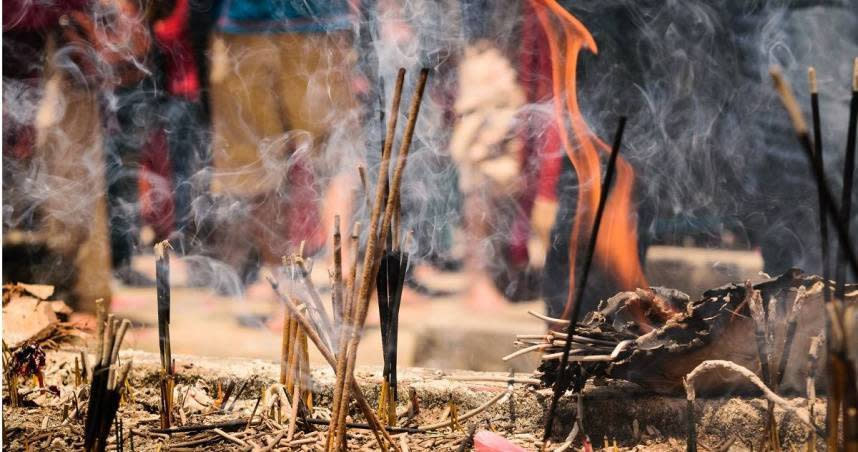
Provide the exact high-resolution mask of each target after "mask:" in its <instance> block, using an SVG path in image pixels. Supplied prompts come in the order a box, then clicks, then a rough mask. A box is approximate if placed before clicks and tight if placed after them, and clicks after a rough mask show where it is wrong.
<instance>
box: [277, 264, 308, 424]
mask: <svg viewBox="0 0 858 452" xmlns="http://www.w3.org/2000/svg"><path fill="white" fill-rule="evenodd" d="M291 262H292V263H293V265H292V266H293V267H295V266H296V265H297V262H302V261H301V257H300V256H293V258H292V259H291ZM293 270H294V269H293ZM298 271H299V272H302V274H303V270H301V269H300V268H299V269H298ZM291 273H292V274H294V271H292V272H291ZM301 277H302V279H303V275H302V276H301ZM298 308H299V309H300V312H301V313H302V314H304V315H306V312H307V306H306V305H300V306H299V307H298ZM280 384H281V385H283V386H284V388H285V390H286V393H287V394H288V395H289V398H290V403H291V406H292V410H293V415H292V416H291V417H290V428H291V429H294V421H295V418H296V415H297V413H298V412H299V411H300V413H301V414H302V417H306V416H307V415H309V414H310V413H311V412H312V410H313V393H312V381H311V378H310V358H309V349H308V343H307V333H305V332H304V330H303V329H301V327H300V324H299V322H298V319H297V317H296V316H294V315H292V313H291V312H290V311H289V310H288V309H287V310H286V311H285V312H284V314H283V341H282V347H281V350H280Z"/></svg>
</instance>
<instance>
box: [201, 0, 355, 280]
mask: <svg viewBox="0 0 858 452" xmlns="http://www.w3.org/2000/svg"><path fill="white" fill-rule="evenodd" d="M215 11H216V17H217V20H216V23H215V33H214V37H213V39H212V44H211V53H212V63H211V73H210V83H211V85H210V89H211V105H212V122H213V150H212V153H213V154H212V159H213V174H212V192H213V194H214V195H215V197H216V199H215V204H214V206H213V209H214V212H213V213H212V215H211V217H212V222H213V232H212V241H211V245H212V250H211V253H212V254H213V255H214V256H215V257H216V258H217V259H219V260H222V261H223V262H225V263H226V264H228V265H229V266H231V267H232V268H233V269H235V270H236V271H237V272H238V274H239V279H240V284H241V285H242V286H244V285H247V284H248V283H250V282H252V281H254V280H255V278H256V272H257V271H258V268H259V266H260V265H261V264H269V265H272V264H277V263H278V262H280V258H281V257H282V256H285V255H287V254H289V253H292V252H295V251H297V248H298V245H299V243H300V242H301V241H303V240H306V246H305V248H304V251H305V255H311V254H313V253H314V252H315V251H316V250H318V249H319V248H320V247H321V246H322V244H323V243H324V242H325V240H326V239H327V236H326V233H327V232H328V230H327V228H323V227H320V224H321V223H328V222H330V221H332V217H333V215H334V214H336V213H339V214H341V215H342V216H343V217H344V218H347V213H348V212H347V211H346V210H342V209H336V208H334V209H333V210H332V211H331V213H330V214H329V215H328V214H326V215H325V217H331V218H322V219H320V216H319V210H318V205H317V200H318V199H319V198H320V196H319V194H318V192H317V187H316V185H317V182H316V181H315V177H314V169H316V168H322V169H323V170H330V168H325V164H326V162H325V160H330V161H332V162H333V163H332V164H331V166H336V167H337V168H335V169H334V170H331V172H332V173H334V174H336V172H337V171H339V170H340V169H342V168H340V167H341V166H342V162H341V161H337V160H338V158H337V157H336V156H333V155H328V154H323V152H322V149H323V148H324V147H325V144H326V142H327V141H329V140H330V138H331V136H332V135H334V134H336V133H340V134H343V135H349V133H348V132H349V131H348V130H342V129H349V126H344V125H345V124H348V122H349V121H350V118H351V115H352V112H353V111H354V108H355V100H354V98H353V94H352V91H351V86H350V76H351V70H352V64H353V60H354V57H353V55H352V52H351V41H352V33H351V32H350V30H351V29H352V26H353V25H352V19H353V18H352V14H351V11H350V9H349V5H348V4H347V3H346V1H345V0H336V1H304V2H293V1H288V2H277V1H256V0H222V1H221V2H220V3H219V5H218V7H217V8H216V9H215ZM335 126H337V127H335ZM336 151H338V152H344V150H339V149H337V150H336ZM339 157H340V160H341V158H342V157H347V155H345V154H343V155H340V156H339ZM342 170H343V171H345V170H346V169H342ZM347 170H348V171H349V173H352V172H353V171H354V170H353V169H351V168H348V169H347ZM349 186H351V185H349ZM331 187H332V189H331V190H329V193H331V192H335V191H336V190H341V191H342V190H343V188H342V187H339V188H338V187H337V186H336V179H334V180H333V181H332V182H331ZM334 194H336V193H334ZM338 210H339V211H338ZM344 224H348V222H347V221H346V222H344ZM343 233H344V234H345V233H346V232H345V231H344V232H343ZM241 289H242V288H241V287H240V288H239V290H241ZM265 293H266V294H268V293H270V289H266V290H265Z"/></svg>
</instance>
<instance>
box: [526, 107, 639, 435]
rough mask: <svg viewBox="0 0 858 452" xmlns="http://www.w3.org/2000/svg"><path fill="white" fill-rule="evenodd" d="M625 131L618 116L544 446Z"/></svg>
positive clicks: (563, 383)
mask: <svg viewBox="0 0 858 452" xmlns="http://www.w3.org/2000/svg"><path fill="white" fill-rule="evenodd" d="M625 128H626V117H625V116H621V117H620V121H619V124H617V131H616V133H615V134H614V144H613V146H612V148H611V156H610V158H609V159H608V166H607V168H606V170H605V179H604V185H603V187H602V192H601V194H600V195H599V198H600V199H599V206H598V207H597V209H596V217H595V219H594V220H593V231H592V232H591V233H590V239H589V243H588V244H587V252H586V254H585V255H584V261H583V267H582V271H581V277H580V278H578V279H577V280H578V281H579V283H578V284H577V285H576V286H575V295H574V298H571V297H572V294H571V293H570V294H569V296H570V298H571V299H570V302H572V303H574V304H573V307H572V315H571V316H570V318H569V325H568V326H567V329H566V334H567V338H566V342H565V343H564V345H563V355H562V356H561V358H560V367H559V368H558V369H559V372H558V378H557V381H556V382H555V383H554V393H553V395H552V397H551V405H550V406H549V408H548V416H547V420H546V421H545V432H544V434H543V438H542V439H543V442H548V439H549V438H551V432H552V429H553V427H554V416H555V415H556V414H557V403H558V402H559V401H560V396H561V395H563V394H562V393H563V392H564V390H565V388H567V387H568V378H569V376H568V375H567V366H568V365H569V351H570V350H571V348H572V341H571V338H572V337H574V336H575V325H576V324H577V322H578V317H579V316H580V314H581V304H582V303H583V297H584V288H585V287H587V277H588V276H589V274H590V265H591V264H592V262H593V255H594V254H595V251H596V240H597V239H598V237H599V228H600V227H601V224H602V216H603V214H604V213H605V205H606V204H607V201H608V192H609V191H610V188H611V182H612V181H613V179H614V172H615V169H616V165H617V156H618V155H619V153H620V146H621V144H622V140H623V131H624V130H625ZM574 416H575V415H574V414H573V419H572V420H573V422H574V420H575V419H574Z"/></svg>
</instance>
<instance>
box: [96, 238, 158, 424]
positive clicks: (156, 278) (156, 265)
mask: <svg viewBox="0 0 858 452" xmlns="http://www.w3.org/2000/svg"><path fill="white" fill-rule="evenodd" d="M168 248H171V246H170V242H168V241H166V240H165V241H163V242H160V243H158V244H156V245H155V255H156V256H157V257H158V260H157V261H155V284H156V290H157V296H158V345H159V349H160V351H161V379H160V382H159V388H160V391H161V413H160V414H161V428H169V427H170V425H171V424H172V412H173V354H172V351H171V348H170V253H169V251H168ZM110 327H111V325H110V323H109V322H108V325H107V328H110Z"/></svg>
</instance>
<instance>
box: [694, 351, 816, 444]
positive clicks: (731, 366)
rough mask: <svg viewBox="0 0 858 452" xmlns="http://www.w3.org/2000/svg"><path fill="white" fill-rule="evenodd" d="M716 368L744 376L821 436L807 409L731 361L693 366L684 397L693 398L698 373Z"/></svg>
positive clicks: (706, 362) (716, 361)
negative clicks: (788, 399)
mask: <svg viewBox="0 0 858 452" xmlns="http://www.w3.org/2000/svg"><path fill="white" fill-rule="evenodd" d="M718 369H723V370H729V371H731V372H734V373H737V374H739V375H741V376H743V377H745V379H747V380H748V381H750V382H751V383H752V384H753V385H754V386H756V387H758V388H759V389H760V390H761V391H762V392H763V395H764V396H765V397H766V399H768V400H771V401H772V402H774V403H775V405H778V406H779V407H781V408H783V409H784V410H785V411H788V412H790V413H792V414H793V415H795V417H797V418H798V420H800V421H801V422H803V423H804V424H805V425H808V426H810V427H811V428H812V429H813V430H814V431H815V432H817V434H818V435H820V436H823V434H822V432H821V431H819V430H818V429H817V428H816V426H815V425H814V424H813V422H812V421H811V419H810V414H809V413H808V411H807V410H805V409H802V408H798V407H796V406H794V405H792V404H791V403H789V401H787V400H784V399H783V398H782V397H780V396H779V395H777V394H775V393H774V392H772V390H771V389H769V387H768V386H766V384H765V383H763V382H762V381H761V380H760V379H759V377H757V375H756V374H755V373H753V372H751V371H750V370H748V369H746V368H745V367H742V366H740V365H738V364H736V363H734V362H732V361H724V360H719V359H715V360H708V361H703V362H702V363H700V364H699V365H698V366H697V367H695V368H694V370H692V371H691V372H689V373H688V375H686V376H685V381H687V383H688V384H687V385H685V388H686V389H685V390H686V397H687V398H691V399H692V400H693V399H694V380H695V379H696V378H697V377H698V376H699V375H702V374H704V373H706V372H709V371H711V370H718ZM689 391H690V394H689Z"/></svg>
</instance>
